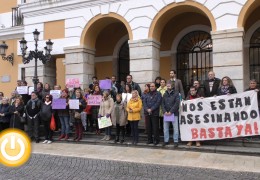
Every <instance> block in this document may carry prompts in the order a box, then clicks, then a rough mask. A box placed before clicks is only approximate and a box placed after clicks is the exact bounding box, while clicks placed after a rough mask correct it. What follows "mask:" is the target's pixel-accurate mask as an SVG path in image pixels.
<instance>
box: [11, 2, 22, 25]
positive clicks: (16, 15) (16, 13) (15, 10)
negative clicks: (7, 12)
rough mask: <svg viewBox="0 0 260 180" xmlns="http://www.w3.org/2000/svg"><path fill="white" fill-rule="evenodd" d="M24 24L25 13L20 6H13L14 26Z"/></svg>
mask: <svg viewBox="0 0 260 180" xmlns="http://www.w3.org/2000/svg"><path fill="white" fill-rule="evenodd" d="M22 25H23V15H22V13H21V12H20V10H19V7H15V8H12V27H14V26H22Z"/></svg>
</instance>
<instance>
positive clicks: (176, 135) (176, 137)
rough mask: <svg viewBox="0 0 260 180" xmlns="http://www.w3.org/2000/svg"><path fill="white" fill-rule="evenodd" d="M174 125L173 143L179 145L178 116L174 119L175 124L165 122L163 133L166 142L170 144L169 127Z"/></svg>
mask: <svg viewBox="0 0 260 180" xmlns="http://www.w3.org/2000/svg"><path fill="white" fill-rule="evenodd" d="M170 123H172V126H173V141H174V142H175V143H178V141H179V121H178V116H175V117H174V122H170V121H164V122H163V133H164V142H169V139H170V134H169V126H170Z"/></svg>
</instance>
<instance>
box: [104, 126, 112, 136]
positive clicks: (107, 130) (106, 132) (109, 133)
mask: <svg viewBox="0 0 260 180" xmlns="http://www.w3.org/2000/svg"><path fill="white" fill-rule="evenodd" d="M105 134H106V135H107V136H111V126H109V127H106V128H105Z"/></svg>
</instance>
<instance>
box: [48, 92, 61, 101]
mask: <svg viewBox="0 0 260 180" xmlns="http://www.w3.org/2000/svg"><path fill="white" fill-rule="evenodd" d="M50 95H52V98H53V99H58V98H60V96H61V90H50Z"/></svg>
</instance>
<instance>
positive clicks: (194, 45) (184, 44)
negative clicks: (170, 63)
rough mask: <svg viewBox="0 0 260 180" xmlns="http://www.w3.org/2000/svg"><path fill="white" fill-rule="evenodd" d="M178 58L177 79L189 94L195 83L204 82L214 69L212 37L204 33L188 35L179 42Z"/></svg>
mask: <svg viewBox="0 0 260 180" xmlns="http://www.w3.org/2000/svg"><path fill="white" fill-rule="evenodd" d="M176 56H177V57H176V59H177V77H178V78H180V79H181V80H182V83H183V88H184V90H185V92H186V93H187V91H188V88H189V87H190V86H191V85H192V84H193V81H195V80H197V81H200V82H202V81H204V80H205V79H206V78H207V72H208V71H210V70H212V68H213V63H212V40H211V35H210V34H209V33H207V32H204V31H193V32H190V33H188V34H186V35H185V36H184V37H183V38H182V39H181V41H180V42H179V45H178V47H177V54H176Z"/></svg>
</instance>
